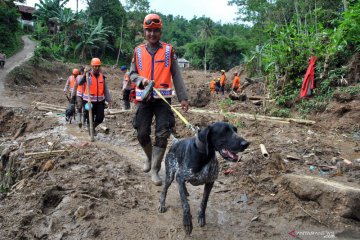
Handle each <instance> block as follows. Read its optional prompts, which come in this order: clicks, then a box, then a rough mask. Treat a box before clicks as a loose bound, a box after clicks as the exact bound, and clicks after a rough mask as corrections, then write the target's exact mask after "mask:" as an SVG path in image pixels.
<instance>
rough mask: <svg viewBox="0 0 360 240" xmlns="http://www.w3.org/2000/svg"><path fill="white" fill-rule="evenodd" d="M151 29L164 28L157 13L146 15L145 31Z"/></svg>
mask: <svg viewBox="0 0 360 240" xmlns="http://www.w3.org/2000/svg"><path fill="white" fill-rule="evenodd" d="M146 28H150V29H157V28H162V21H161V18H160V17H159V15H157V14H155V13H150V14H148V15H146V17H145V18H144V29H146Z"/></svg>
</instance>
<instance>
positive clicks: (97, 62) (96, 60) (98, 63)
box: [90, 58, 101, 66]
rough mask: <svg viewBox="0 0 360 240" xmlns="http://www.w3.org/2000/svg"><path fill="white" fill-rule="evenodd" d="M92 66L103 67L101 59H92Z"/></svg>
mask: <svg viewBox="0 0 360 240" xmlns="http://www.w3.org/2000/svg"><path fill="white" fill-rule="evenodd" d="M90 65H91V66H101V61H100V59H99V58H93V59H91V63H90Z"/></svg>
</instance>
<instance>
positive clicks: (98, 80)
mask: <svg viewBox="0 0 360 240" xmlns="http://www.w3.org/2000/svg"><path fill="white" fill-rule="evenodd" d="M90 65H91V70H89V69H87V68H85V74H84V76H83V77H82V78H81V79H79V82H78V83H77V84H79V85H81V86H82V85H85V86H84V94H83V104H84V107H85V105H86V104H87V103H88V99H89V98H90V100H91V105H92V106H88V107H91V108H92V114H93V118H94V119H93V122H94V133H95V128H96V127H97V126H98V125H99V124H100V123H102V122H103V120H104V116H105V113H104V111H105V101H107V102H108V105H109V108H111V105H112V100H111V96H110V92H109V89H108V87H107V85H106V77H105V76H104V75H103V74H102V73H101V61H100V59H99V58H93V59H91V63H90ZM86 78H88V81H89V84H90V94H89V93H88V87H87V85H86ZM89 95H90V96H89ZM71 96H72V97H74V96H75V92H74V91H73V94H72V95H71ZM84 110H85V111H84V117H86V118H89V111H88V110H86V107H85V109H84Z"/></svg>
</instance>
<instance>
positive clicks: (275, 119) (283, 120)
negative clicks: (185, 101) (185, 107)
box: [189, 108, 316, 125]
mask: <svg viewBox="0 0 360 240" xmlns="http://www.w3.org/2000/svg"><path fill="white" fill-rule="evenodd" d="M189 112H194V113H208V114H221V115H225V113H224V112H218V111H211V110H202V109H196V108H195V109H193V108H192V109H189ZM228 114H231V115H234V116H237V117H243V118H246V119H251V120H259V121H273V122H278V123H290V122H296V123H301V124H309V125H312V124H315V123H316V122H315V121H312V120H305V119H296V118H281V117H269V116H264V115H257V114H248V113H235V112H228Z"/></svg>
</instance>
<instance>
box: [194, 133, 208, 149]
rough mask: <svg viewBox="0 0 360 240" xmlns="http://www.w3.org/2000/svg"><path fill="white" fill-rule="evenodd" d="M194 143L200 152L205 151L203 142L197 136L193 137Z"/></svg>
mask: <svg viewBox="0 0 360 240" xmlns="http://www.w3.org/2000/svg"><path fill="white" fill-rule="evenodd" d="M195 145H196V147H197V148H198V149H199V151H200V152H206V146H205V144H204V143H203V142H201V141H200V139H199V137H198V136H196V137H195Z"/></svg>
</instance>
